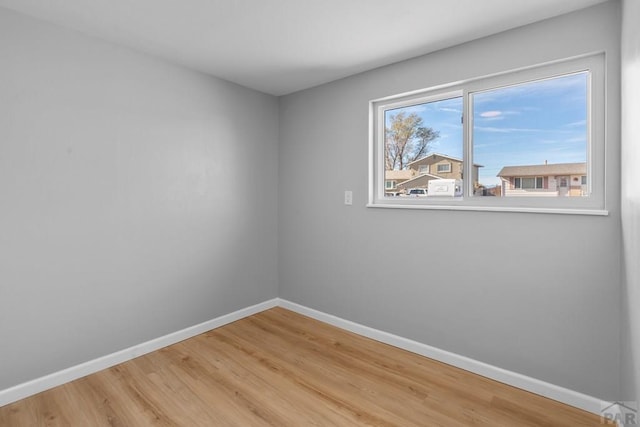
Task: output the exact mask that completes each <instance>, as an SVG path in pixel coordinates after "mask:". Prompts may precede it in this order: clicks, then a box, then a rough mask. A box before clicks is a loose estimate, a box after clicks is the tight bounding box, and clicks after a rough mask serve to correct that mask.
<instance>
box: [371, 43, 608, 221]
mask: <svg viewBox="0 0 640 427" xmlns="http://www.w3.org/2000/svg"><path fill="white" fill-rule="evenodd" d="M585 71H587V72H589V74H588V88H587V95H588V96H587V117H588V125H587V191H586V193H587V196H586V197H558V198H550V197H544V196H542V197H535V196H534V197H526V198H525V197H486V196H485V197H483V196H474V193H473V190H474V189H473V182H471V180H464V182H463V187H464V188H463V195H462V197H455V198H454V197H451V198H442V197H438V198H435V197H433V198H429V197H424V198H416V199H408V198H401V199H392V198H389V197H385V195H384V114H385V111H387V110H392V109H397V108H402V107H407V106H411V105H417V104H424V103H428V102H435V101H439V100H443V99H450V98H453V97H457V96H462V97H463V105H464V113H463V116H464V118H465V119H464V120H463V152H464V156H463V157H464V159H463V165H462V167H463V176H466V177H470V176H473V164H474V161H473V141H472V139H473V105H472V103H473V97H472V94H473V93H475V92H481V91H487V90H492V89H498V88H501V87H505V86H512V85H518V84H523V83H529V82H534V81H538V80H544V79H552V78H557V77H562V76H564V75H570V74H576V73H581V72H585ZM605 77H606V76H605V55H604V53H597V54H589V55H584V56H579V57H574V58H570V59H566V60H561V61H554V62H549V63H545V64H539V65H534V66H531V67H526V68H522V69H518V70H512V71H507V72H504V73H499V74H495V75H491V76H485V77H480V78H476V79H471V80H466V81H462V82H455V83H451V84H445V85H441V86H438V87H434V88H429V89H425V90H419V91H413V92H409V93H404V94H400V95H394V96H390V97H385V98H380V99H376V100H372V101H370V102H369V122H370V132H369V144H370V145H369V201H368V204H367V206H368V207H381V208H404V209H448V210H476V211H501V212H505V211H506V212H543V213H560V214H585V215H608V211H607V210H606V197H605V160H606V159H605V151H606V146H605V144H606V142H605V102H606V99H605V84H606V82H605Z"/></svg>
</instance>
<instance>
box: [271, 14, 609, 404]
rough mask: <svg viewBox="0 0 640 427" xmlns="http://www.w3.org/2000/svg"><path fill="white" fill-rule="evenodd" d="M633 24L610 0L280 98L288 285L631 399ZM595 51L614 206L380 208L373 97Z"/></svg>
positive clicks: (347, 309)
mask: <svg viewBox="0 0 640 427" xmlns="http://www.w3.org/2000/svg"><path fill="white" fill-rule="evenodd" d="M619 25H620V21H619V4H618V2H610V3H606V4H603V5H600V6H596V7H594V8H590V9H586V10H583V11H580V12H577V13H573V14H570V15H565V16H562V17H558V18H555V19H552V20H548V21H543V22H540V23H537V24H534V25H530V26H527V27H523V28H520V29H516V30H513V31H509V32H505V33H502V34H498V35H496V36H492V37H489V38H486V39H481V40H476V41H473V42H471V43H468V44H464V45H460V46H457V47H454V48H451V49H447V50H443V51H439V52H436V53H433V54H430V55H427V56H424V57H420V58H416V59H413V60H410V61H406V62H402V63H398V64H394V65H392V66H388V67H384V68H380V69H377V70H373V71H370V72H366V73H363V74H360V75H357V76H353V77H350V78H346V79H343V80H340V81H336V82H333V83H329V84H326V85H323V86H319V87H317V88H313V89H309V90H306V91H303V92H298V93H295V94H292V95H289V96H286V97H283V98H281V99H280V162H279V163H280V168H279V194H280V204H279V206H280V214H279V268H280V269H279V271H280V275H279V277H280V288H279V289H280V296H281V297H283V298H285V299H288V300H291V301H294V302H297V303H300V304H304V305H306V306H309V307H312V308H315V309H318V310H321V311H324V312H327V313H331V314H334V315H337V316H340V317H343V318H346V319H349V320H352V321H355V322H359V323H362V324H365V325H368V326H371V327H374V328H378V329H381V330H385V331H388V332H391V333H395V334H398V335H401V336H404V337H407V338H411V339H414V340H417V341H420V342H423V343H426V344H429V345H432V346H435V347H438V348H441V349H444V350H448V351H452V352H455V353H458V354H461V355H464V356H468V357H471V358H474V359H477V360H480V361H483V362H486V363H490V364H493V365H496V366H499V367H502V368H505V369H509V370H512V371H515V372H519V373H522V374H525V375H529V376H532V377H535V378H538V379H541V380H544V381H548V382H551V383H553V384H557V385H560V386H564V387H568V388H570V389H573V390H577V391H580V392H583V393H587V394H589V395H593V396H597V397H600V398H603V399H615V398H617V395H618V392H619V361H620V351H619V349H620V333H619V330H620V320H621V319H620V316H619V310H618V307H619V306H620V298H621V292H620V291H621V289H620V282H621V278H620V271H621V266H620V256H621V245H620V232H621V226H620V209H619V204H620V191H619V184H620V177H619V167H620V165H619V158H620V144H619V138H620V133H619V117H620V109H619V102H620V98H619V84H620V81H619V60H620V59H619V41H620V32H619V28H620V27H619ZM596 51H606V52H607V70H608V81H607V90H608V99H607V103H608V104H607V106H606V107H607V114H608V122H607V131H606V132H607V165H606V166H607V173H608V175H607V190H608V208H609V210H610V215H609V216H607V217H588V216H574V215H550V214H526V213H525V214H523V213H497V212H460V211H458V212H456V211H453V212H449V211H415V210H393V209H374V208H366V207H365V203H366V194H367V168H368V158H367V148H368V135H367V132H368V101H369V100H371V99H375V98H379V97H383V96H387V95H392V94H396V93H401V92H405V91H409V90H415V89H418V88H425V87H430V86H434V85H438V84H441V83H447V82H450V81H456V80H461V79H465V78H471V77H477V76H482V75H486V74H490V73H493V72H499V71H503V70H506V69H512V68H516V67H521V66H527V65H532V64H536V63H541V62H544V61H549V60H554V59H559V58H565V57H569V56H573V55H578V54H583V53H589V52H596ZM346 189H349V190H353V200H354V204H353V206H345V205H344V204H343V191H344V190H346ZM421 241H423V242H429V241H437V242H439V245H438V246H435V245H430V244H424V245H423V244H421V243H420V242H421Z"/></svg>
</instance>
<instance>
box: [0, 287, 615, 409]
mask: <svg viewBox="0 0 640 427" xmlns="http://www.w3.org/2000/svg"><path fill="white" fill-rule="evenodd" d="M276 306H280V307H283V308H286V309H288V310H291V311H295V312H297V313H300V314H303V315H305V316H308V317H311V318H313V319H316V320H319V321H321V322H325V323H328V324H330V325H333V326H337V327H338V328H341V329H345V330H347V331H351V332H353V333H356V334H358V335H362V336H365V337H367V338H371V339H374V340H376V341H380V342H383V343H385V344H389V345H392V346H394V347H398V348H401V349H403V350H407V351H410V352H412V353H416V354H420V355H422V356H425V357H429V358H431V359H434V360H438V361H440V362H443V363H446V364H449V365H452V366H456V367H458V368H461V369H464V370H467V371H469V372H473V373H475V374H478V375H482V376H484V377H487V378H491V379H494V380H496V381H499V382H502V383H505V384H508V385H511V386H514V387H518V388H520V389H523V390H526V391H530V392H532V393H535V394H538V395H541V396H545V397H548V398H550V399H553V400H556V401H558V402H562V403H565V404H567V405H571V406H574V407H576V408H580V409H583V410H585V411H588V412H591V413H594V414H597V415H600V411H601V410H602V408H605V407H608V406H609V405H611V402H606V401H603V400H600V399H597V398H595V397H591V396H588V395H585V394H582V393H578V392H576V391H573V390H569V389H567V388H564V387H560V386H557V385H554V384H550V383H547V382H544V381H540V380H537V379H535V378H531V377H528V376H526V375H521V374H518V373H515V372H511V371H508V370H506V369H502V368H498V367H496V366H493V365H489V364H487V363H483V362H479V361H477V360H474V359H471V358H468V357H465V356H461V355H458V354H455V353H451V352H448V351H445V350H441V349H438V348H435V347H431V346H429V345H427V344H422V343H420V342H417V341H413V340H410V339H407V338H403V337H400V336H397V335H394V334H390V333H388V332H384V331H380V330H377V329H374V328H370V327H368V326H364V325H361V324H358V323H355V322H351V321H349V320H345V319H342V318H340V317H337V316H333V315H331V314H327V313H323V312H321V311H318V310H314V309H312V308H309V307H305V306H303V305H300V304H296V303H294V302H291V301H287V300H285V299H281V298H274V299H271V300H268V301H265V302H262V303H260V304H256V305H253V306H251V307H247V308H243V309H241V310H237V311H234V312H233V313H229V314H226V315H224V316H221V317H218V318H216V319H212V320H209V321H207V322H203V323H200V324H198V325H195V326H191V327H189V328H186V329H183V330H180V331H177V332H173V333H171V334H168V335H165V336H163V337H159V338H156V339H153V340H151V341H147V342H144V343H142V344H138V345H135V346H133V347H130V348H127V349H125V350H121V351H118V352H116V353H112V354H109V355H106V356H103V357H99V358H97V359H94V360H90V361H88V362H85V363H82V364H80V365H77V366H72V367H70V368H67V369H64V370H62V371H58V372H54V373H52V374H50V375H46V376H44V377H41V378H36V379H34V380H32V381H28V382H25V383H23V384H19V385H17V386H14V387H11V388H8V389H5V390H0V406H4V405H8V404H10V403H13V402H15V401H18V400H20V399H24V398H25V397H29V396H32V395H34V394H37V393H40V392H43V391H45V390H48V389H50V388H53V387H56V386H59V385H62V384H65V383H67V382H70V381H73V380H76V379H78V378H82V377H84V376H87V375H90V374H93V373H95V372H98V371H101V370H103V369H107V368H110V367H112V366H115V365H117V364H119V363H123V362H126V361H128V360H131V359H134V358H136V357H139V356H142V355H144V354H147V353H151V352H153V351H156V350H159V349H161V348H163V347H167V346H169V345H172V344H175V343H177V342H180V341H183V340H185V339H188V338H191V337H194V336H196V335H199V334H201V333H204V332H207V331H210V330H212V329H215V328H219V327H220V326H224V325H226V324H228V323H231V322H235V321H236V320H240V319H242V318H245V317H248V316H251V315H253V314H256V313H259V312H261V311H264V310H268V309H270V308H273V307H276Z"/></svg>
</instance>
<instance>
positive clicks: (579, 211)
mask: <svg viewBox="0 0 640 427" xmlns="http://www.w3.org/2000/svg"><path fill="white" fill-rule="evenodd" d="M366 206H367V207H368V208H385V209H422V210H446V211H476V212H522V213H544V214H561V215H590V216H608V215H609V211H608V210H606V209H585V208H535V207H507V206H469V205H460V206H455V205H434V204H429V205H426V204H405V205H402V204H382V203H367V205H366Z"/></svg>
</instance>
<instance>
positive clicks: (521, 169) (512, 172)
mask: <svg viewBox="0 0 640 427" xmlns="http://www.w3.org/2000/svg"><path fill="white" fill-rule="evenodd" d="M586 173H587V164H586V163H554V164H546V165H522V166H505V167H503V168H502V169H501V170H500V172H498V175H496V176H555V175H586Z"/></svg>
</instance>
